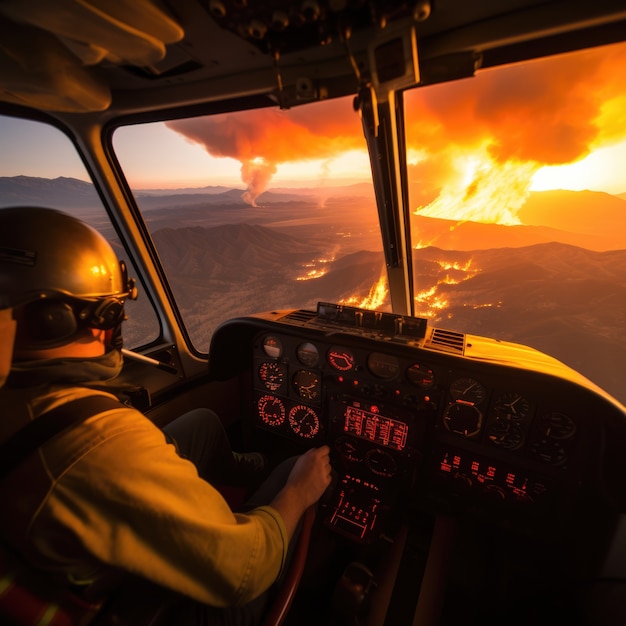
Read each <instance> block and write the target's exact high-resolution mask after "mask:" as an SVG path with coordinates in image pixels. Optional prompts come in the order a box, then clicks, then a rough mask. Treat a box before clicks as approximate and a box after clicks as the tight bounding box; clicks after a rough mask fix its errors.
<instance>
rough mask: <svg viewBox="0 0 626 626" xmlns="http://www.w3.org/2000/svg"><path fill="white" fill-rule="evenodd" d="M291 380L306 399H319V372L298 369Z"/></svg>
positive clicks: (300, 394)
mask: <svg viewBox="0 0 626 626" xmlns="http://www.w3.org/2000/svg"><path fill="white" fill-rule="evenodd" d="M291 382H292V384H293V387H294V389H295V390H296V391H297V392H298V395H299V396H300V397H301V398H303V399H304V400H317V398H318V397H319V395H320V387H321V385H320V377H319V374H317V373H315V372H312V371H311V370H298V371H297V372H296V373H295V374H294V375H293V378H292V380H291Z"/></svg>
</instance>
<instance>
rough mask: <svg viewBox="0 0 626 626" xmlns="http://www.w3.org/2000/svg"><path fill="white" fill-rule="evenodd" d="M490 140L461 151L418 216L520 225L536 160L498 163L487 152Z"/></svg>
mask: <svg viewBox="0 0 626 626" xmlns="http://www.w3.org/2000/svg"><path fill="white" fill-rule="evenodd" d="M488 145H489V144H488V143H485V145H484V146H483V147H482V148H481V149H479V150H476V151H469V152H468V151H461V150H459V152H458V154H457V155H456V157H455V158H454V159H453V169H454V171H455V172H456V176H452V177H451V178H450V179H449V180H448V181H447V182H446V183H445V184H444V186H443V189H442V190H441V193H440V194H439V196H438V197H437V198H436V199H435V200H433V201H432V202H431V203H430V204H428V205H427V206H425V207H421V206H420V207H418V208H417V209H416V211H415V214H416V215H423V216H426V217H440V218H444V219H449V220H456V221H458V222H463V221H473V222H487V223H494V224H505V225H507V226H512V225H518V224H520V223H521V222H520V220H519V218H518V217H517V211H518V209H520V208H521V207H522V206H523V205H524V202H525V201H526V199H527V197H528V194H529V193H530V190H529V187H530V184H531V181H532V177H533V174H534V173H535V172H536V171H537V170H538V169H539V167H540V166H539V165H538V164H536V163H520V162H515V161H507V162H506V163H503V164H499V163H497V162H496V161H495V160H494V159H493V158H492V157H491V156H490V155H489V152H488Z"/></svg>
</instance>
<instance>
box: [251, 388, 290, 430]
mask: <svg viewBox="0 0 626 626" xmlns="http://www.w3.org/2000/svg"><path fill="white" fill-rule="evenodd" d="M257 410H258V412H259V417H260V418H261V421H262V422H263V423H264V424H266V425H267V426H280V425H281V424H282V423H283V422H284V421H285V415H286V413H285V405H284V404H283V403H282V401H281V400H280V399H279V398H277V397H276V396H271V395H266V396H263V397H261V398H259V401H258V402H257Z"/></svg>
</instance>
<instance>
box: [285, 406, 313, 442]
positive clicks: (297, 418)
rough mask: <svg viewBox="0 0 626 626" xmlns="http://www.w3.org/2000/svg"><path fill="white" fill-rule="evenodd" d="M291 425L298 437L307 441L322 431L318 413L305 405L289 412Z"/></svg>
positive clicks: (295, 407)
mask: <svg viewBox="0 0 626 626" xmlns="http://www.w3.org/2000/svg"><path fill="white" fill-rule="evenodd" d="M289 425H290V426H291V430H293V432H294V433H295V434H296V435H298V436H300V437H304V438H305V439H312V438H313V437H315V435H317V433H318V432H319V430H320V420H319V417H318V416H317V413H316V412H315V411H314V410H313V409H312V408H311V407H310V406H306V405H304V404H298V405H296V406H294V407H293V408H292V409H291V411H289Z"/></svg>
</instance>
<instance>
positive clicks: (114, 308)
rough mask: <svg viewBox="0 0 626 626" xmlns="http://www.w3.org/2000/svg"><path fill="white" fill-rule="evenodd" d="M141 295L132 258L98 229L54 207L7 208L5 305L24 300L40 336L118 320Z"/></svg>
mask: <svg viewBox="0 0 626 626" xmlns="http://www.w3.org/2000/svg"><path fill="white" fill-rule="evenodd" d="M136 297H137V290H136V288H135V281H134V280H133V279H129V278H128V274H127V272H126V266H125V264H124V263H123V262H120V261H119V260H118V258H117V256H116V254H115V252H114V251H113V248H112V247H111V245H110V244H109V243H108V242H107V240H106V239H105V238H104V237H103V236H102V235H101V234H100V233H99V232H98V231H96V230H95V229H93V228H91V227H90V226H88V225H87V224H85V223H83V222H82V221H80V220H78V219H76V218H75V217H72V216H70V215H67V214H66V213H62V212H61V211H57V210H54V209H48V208H39V207H12V208H5V209H0V309H6V308H14V307H19V310H20V311H21V314H20V317H19V318H18V319H22V320H26V322H25V323H28V326H29V330H30V335H31V338H33V339H34V343H36V344H38V345H46V346H53V345H62V344H63V343H66V342H67V341H68V340H70V339H71V338H72V337H73V336H74V335H75V334H76V332H77V330H78V329H80V328H84V327H90V328H100V329H104V330H108V329H112V328H115V327H117V326H118V325H119V324H120V322H121V320H122V319H123V318H124V312H123V309H124V302H125V301H126V299H134V298H136Z"/></svg>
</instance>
